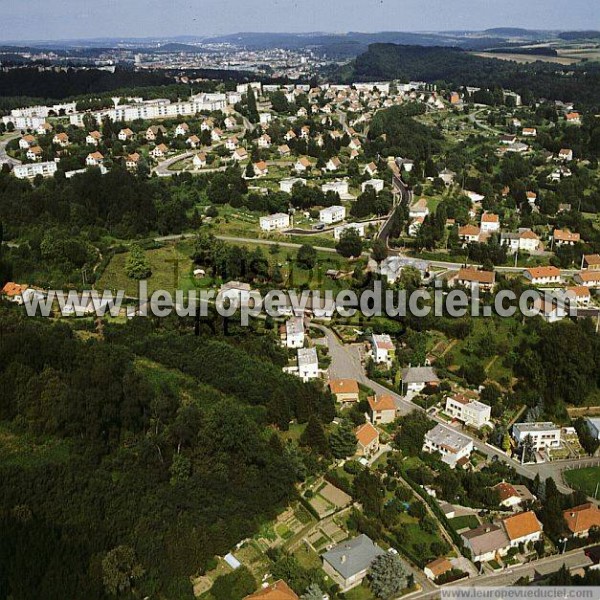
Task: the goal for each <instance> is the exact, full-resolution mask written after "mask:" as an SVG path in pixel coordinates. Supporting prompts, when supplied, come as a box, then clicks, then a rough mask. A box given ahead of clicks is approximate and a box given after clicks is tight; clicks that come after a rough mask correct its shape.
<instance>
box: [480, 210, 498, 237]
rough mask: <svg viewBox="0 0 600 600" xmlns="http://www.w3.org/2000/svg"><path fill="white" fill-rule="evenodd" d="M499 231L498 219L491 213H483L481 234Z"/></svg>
mask: <svg viewBox="0 0 600 600" xmlns="http://www.w3.org/2000/svg"><path fill="white" fill-rule="evenodd" d="M499 230H500V217H498V215H495V214H493V213H487V212H485V213H483V214H482V215H481V233H493V232H494V231H499Z"/></svg>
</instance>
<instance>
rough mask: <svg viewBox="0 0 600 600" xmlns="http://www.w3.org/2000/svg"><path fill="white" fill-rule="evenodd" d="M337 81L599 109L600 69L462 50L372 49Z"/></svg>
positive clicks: (393, 46)
mask: <svg viewBox="0 0 600 600" xmlns="http://www.w3.org/2000/svg"><path fill="white" fill-rule="evenodd" d="M327 75H328V76H330V77H331V78H333V79H337V80H340V81H343V82H346V83H351V82H353V81H378V80H389V79H397V80H400V81H415V80H417V81H426V82H432V83H433V82H437V81H443V82H447V83H448V84H450V85H453V86H455V87H461V86H465V85H472V86H478V87H484V88H493V87H502V88H505V89H511V90H514V91H515V92H518V93H520V94H521V95H522V96H523V99H524V101H525V102H529V101H530V100H531V99H533V98H540V97H547V98H553V99H556V100H563V101H572V102H577V103H579V104H580V105H585V106H590V107H598V105H599V102H600V101H599V99H598V94H597V90H598V89H599V86H600V66H599V65H594V64H592V63H587V64H586V66H585V70H584V68H583V67H578V66H574V67H570V70H569V71H567V70H566V67H565V66H564V65H555V64H551V63H542V62H534V63H531V64H518V63H515V62H512V61H503V60H496V59H494V58H483V57H480V56H475V55H473V54H470V53H469V52H467V51H465V50H462V49H460V48H454V47H451V48H445V47H440V46H431V47H425V46H403V45H396V44H372V45H371V46H369V49H368V50H367V52H365V53H364V54H361V55H360V56H358V57H357V58H356V59H355V60H354V61H352V62H351V63H348V64H347V65H344V66H343V67H341V68H339V69H337V71H336V72H334V73H328V74H327Z"/></svg>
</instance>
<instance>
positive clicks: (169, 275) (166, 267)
mask: <svg viewBox="0 0 600 600" xmlns="http://www.w3.org/2000/svg"><path fill="white" fill-rule="evenodd" d="M145 254H146V258H147V259H148V262H149V263H150V267H151V269H152V275H151V276H150V278H149V279H148V293H149V294H152V292H154V291H156V290H166V291H168V292H171V293H173V292H174V291H175V290H176V289H177V288H179V289H184V290H187V289H192V288H193V287H195V286H194V284H193V279H192V259H191V258H190V256H189V252H188V251H187V246H184V245H182V244H171V245H168V246H165V247H163V248H158V249H156V250H147V251H146V252H145ZM128 256H129V253H127V252H126V253H123V254H115V256H114V257H113V258H112V260H111V261H110V263H109V265H108V266H107V267H106V269H105V270H104V273H102V276H101V277H100V279H99V280H98V282H97V284H96V289H98V290H112V291H114V290H124V291H125V294H126V295H127V296H133V297H137V296H138V283H137V281H135V280H133V279H130V278H129V277H127V274H126V273H125V263H126V261H127V257H128ZM173 261H178V268H179V281H178V282H176V281H175V274H174V263H173Z"/></svg>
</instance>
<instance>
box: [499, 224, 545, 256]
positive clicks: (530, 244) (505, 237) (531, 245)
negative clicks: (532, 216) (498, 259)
mask: <svg viewBox="0 0 600 600" xmlns="http://www.w3.org/2000/svg"><path fill="white" fill-rule="evenodd" d="M500 244H501V245H503V246H507V247H508V248H507V250H508V252H509V253H510V254H514V253H515V252H529V253H532V252H537V250H538V249H539V247H540V238H539V237H538V236H537V235H536V234H535V233H534V232H533V231H531V229H527V228H521V229H519V231H518V233H501V234H500Z"/></svg>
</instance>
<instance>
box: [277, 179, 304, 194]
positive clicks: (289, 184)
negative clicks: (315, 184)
mask: <svg viewBox="0 0 600 600" xmlns="http://www.w3.org/2000/svg"><path fill="white" fill-rule="evenodd" d="M296 184H298V185H306V179H301V178H300V177H290V178H289V179H282V180H281V181H280V182H279V189H280V190H281V191H282V192H285V193H286V194H291V193H292V190H293V189H294V186H295V185H296Z"/></svg>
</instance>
